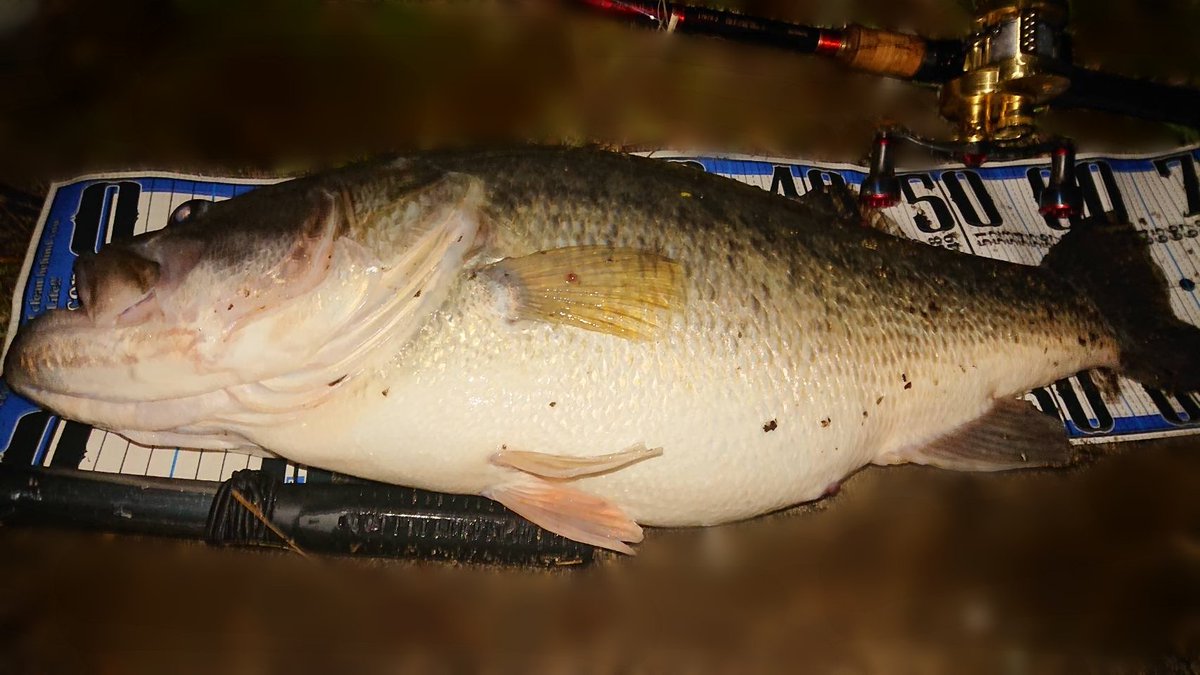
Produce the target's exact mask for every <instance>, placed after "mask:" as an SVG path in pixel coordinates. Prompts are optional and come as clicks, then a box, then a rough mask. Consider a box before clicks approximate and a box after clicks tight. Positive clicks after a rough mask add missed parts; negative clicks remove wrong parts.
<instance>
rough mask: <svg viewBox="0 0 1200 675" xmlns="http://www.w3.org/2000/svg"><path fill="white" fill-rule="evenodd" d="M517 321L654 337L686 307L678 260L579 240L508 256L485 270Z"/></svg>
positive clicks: (510, 317) (508, 311)
mask: <svg viewBox="0 0 1200 675" xmlns="http://www.w3.org/2000/svg"><path fill="white" fill-rule="evenodd" d="M482 273H484V274H487V275H489V276H491V277H492V278H493V279H494V280H495V281H496V282H497V283H498V284H499V286H500V288H501V290H502V292H503V300H502V304H503V305H505V306H504V307H503V308H502V311H504V313H505V314H506V316H507V318H509V319H510V320H513V321H519V320H532V321H544V322H549V323H556V324H561V325H566V326H575V327H577V328H583V329H585V330H591V331H597V332H600V333H608V334H610V335H616V336H618V337H622V338H628V339H642V340H645V339H651V338H653V337H655V336H657V335H658V334H659V333H660V332H661V331H662V329H663V328H665V326H666V324H667V321H668V320H669V317H670V314H671V312H674V311H678V310H679V309H680V308H681V307H682V306H683V272H682V269H681V267H680V265H679V263H678V262H676V261H674V260H671V259H670V258H666V257H664V256H661V255H658V254H656V253H649V252H646V251H640V250H636V249H630V248H615V247H610V246H572V247H567V248H558V249H552V250H548V251H539V252H538V253H534V254H531V255H527V256H521V257H516V258H505V259H503V260H500V261H499V262H496V263H493V264H492V265H489V266H488V267H486V268H484V270H483V272H482Z"/></svg>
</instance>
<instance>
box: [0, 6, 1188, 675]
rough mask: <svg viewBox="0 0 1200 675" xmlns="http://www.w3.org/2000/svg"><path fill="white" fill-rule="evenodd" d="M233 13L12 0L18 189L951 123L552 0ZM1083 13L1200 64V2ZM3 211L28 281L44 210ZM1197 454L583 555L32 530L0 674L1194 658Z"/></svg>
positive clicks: (872, 669)
mask: <svg viewBox="0 0 1200 675" xmlns="http://www.w3.org/2000/svg"><path fill="white" fill-rule="evenodd" d="M720 4H722V5H723V6H726V7H731V8H740V9H743V10H745V11H747V12H750V13H755V14H759V15H766V16H773V17H775V18H781V19H787V20H792V21H798V22H805V23H814V24H824V25H840V24H843V23H846V22H849V21H856V22H861V23H865V24H868V25H873V26H879V27H886V28H896V29H905V30H912V31H916V32H920V33H922V34H926V35H929V36H934V37H941V36H958V35H960V34H962V33H963V32H965V31H966V30H967V28H968V26H969V16H970V7H969V5H968V4H967V3H958V2H951V1H949V0H924V1H921V0H911V1H908V2H885V1H883V0H859V1H856V2H833V1H829V2H804V3H800V2H767V1H763V2H751V1H748V2H741V3H738V2H726V3H720ZM26 5H28V6H30V7H33V9H32V11H33V14H32V15H30V16H28V17H22V16H21V13H20V9H21V7H23V6H26ZM234 6H235V5H232V4H231V5H223V4H221V3H210V2H204V1H202V0H179V1H177V2H163V3H153V2H104V3H69V2H61V1H54V0H43V2H41V3H37V4H36V5H35V4H34V3H22V2H18V3H15V4H14V5H12V6H11V7H10V8H7V9H5V10H4V11H5V12H7V14H4V13H0V31H3V32H2V33H0V92H2V95H0V182H3V183H6V184H8V185H11V186H16V187H18V188H21V189H23V190H26V191H29V192H34V193H40V192H42V191H44V189H45V187H46V186H47V184H48V182H49V181H51V180H54V179H61V178H67V177H70V176H71V175H74V174H77V173H81V172H85V171H98V170H127V169H134V168H154V169H174V170H202V171H210V172H215V173H219V174H231V173H232V174H265V173H271V174H278V173H294V172H299V171H305V170H310V169H313V168H316V167H321V166H329V165H333V164H338V163H342V162H345V161H349V160H352V159H357V158H361V157H365V156H369V155H373V154H379V153H382V152H387V151H391V150H398V149H408V148H418V147H431V146H440V145H446V144H481V143H488V142H496V141H505V142H508V141H513V140H532V141H544V142H568V143H584V142H592V143H600V144H604V145H608V146H613V147H621V148H649V147H667V146H670V147H674V148H678V149H691V148H699V149H710V150H723V151H737V152H763V153H768V154H772V155H793V156H803V157H810V158H825V159H838V160H852V161H853V160H859V159H861V157H862V155H863V154H864V152H865V149H866V146H867V143H868V142H869V139H870V136H871V131H872V129H873V128H874V127H875V125H876V124H877V123H879V122H880V121H883V120H885V119H890V120H899V121H902V122H904V123H905V124H908V125H910V126H913V127H915V128H918V129H921V130H923V131H926V132H929V133H934V132H944V130H945V129H944V127H942V126H941V123H940V122H939V121H938V119H937V117H936V114H935V109H936V104H935V102H936V96H935V93H934V92H933V91H931V90H926V89H919V88H916V87H913V86H910V85H907V84H904V83H900V82H894V81H884V80H879V79H876V78H872V77H869V76H864V75H856V74H850V73H847V72H846V71H844V70H842V69H840V68H839V67H838V66H837V65H836V64H830V63H826V62H824V61H820V60H816V59H812V58H807V57H799V56H794V55H789V54H784V53H779V52H775V51H771V50H765V49H753V48H745V47H737V46H731V45H728V44H724V43H720V42H716V41H713V40H707V39H699V38H686V37H682V36H667V35H663V34H655V33H651V32H639V31H633V30H631V29H628V28H625V27H622V26H621V25H617V24H610V23H607V22H604V21H595V20H590V19H587V18H586V17H579V16H576V15H574V14H566V13H563V12H561V11H558V7H557V5H555V4H553V3H549V2H526V3H522V2H509V3H483V2H480V3H474V2H472V3H462V4H413V3H376V2H340V3H338V2H332V3H315V2H282V1H281V2H275V3H271V2H266V3H255V4H254V5H252V6H250V8H247V6H246V5H236V7H238V8H237V9H233V7H234ZM1073 11H1074V16H1073V20H1072V25H1073V27H1074V36H1075V45H1076V60H1077V62H1079V63H1082V64H1086V65H1089V66H1093V67H1101V68H1104V69H1108V70H1111V71H1114V72H1120V73H1123V74H1128V75H1139V76H1154V77H1156V78H1158V79H1161V80H1164V81H1171V82H1188V81H1194V78H1195V76H1196V75H1197V74H1198V73H1200V68H1198V67H1197V66H1198V64H1200V61H1198V59H1197V57H1198V55H1200V40H1197V39H1196V37H1195V33H1196V27H1197V17H1198V16H1200V5H1197V4H1196V3H1192V2H1174V3H1169V2H1142V3H1135V2H1122V1H1118V0H1096V1H1092V2H1087V3H1077V4H1076V5H1075V6H1074V7H1073ZM1046 123H1047V126H1048V127H1049V128H1051V129H1053V130H1056V131H1060V132H1064V133H1070V134H1074V135H1075V136H1076V137H1077V138H1079V139H1080V145H1081V150H1082V151H1085V152H1086V151H1108V150H1115V151H1139V152H1141V151H1152V150H1157V149H1162V148H1166V147H1171V146H1173V145H1176V144H1179V143H1181V142H1189V141H1191V140H1193V139H1194V136H1193V135H1192V134H1190V132H1185V131H1183V130H1179V129H1172V128H1167V127H1162V126H1157V125H1152V124H1147V123H1140V122H1137V121H1133V120H1125V119H1120V118H1115V117H1111V116H1106V115H1100V114H1088V113H1070V114H1066V113H1062V114H1058V113H1055V114H1051V115H1049V116H1047V118H1046ZM3 234H4V235H5V237H4V238H0V249H4V250H0V265H2V264H3V263H5V262H6V261H8V262H9V264H8V266H7V267H6V268H0V272H2V271H7V273H8V274H9V275H10V276H11V274H13V272H14V270H13V264H12V261H13V260H19V257H20V255H21V254H22V252H23V250H24V246H25V241H26V240H25V236H26V235H24V234H23V233H21V232H19V231H12V232H6V233H3ZM4 239H7V240H8V243H7V244H6V243H5V242H4ZM1197 477H1200V447H1198V445H1197V443H1196V442H1195V441H1176V442H1166V443H1142V444H1126V445H1121V446H1120V447H1117V448H1107V449H1101V450H1099V451H1098V452H1097V456H1096V457H1095V458H1094V459H1093V461H1091V462H1089V463H1088V464H1087V465H1085V466H1083V467H1081V468H1077V469H1073V470H1069V471H1061V472H1029V473H1020V474H1009V475H966V474H953V473H948V472H940V471H936V470H932V469H923V468H917V467H901V468H892V469H886V470H885V469H869V470H867V471H864V472H862V473H860V474H859V475H857V476H855V477H854V478H853V479H851V480H850V481H848V483H847V484H846V486H845V488H844V489H843V491H842V492H841V494H839V495H838V496H836V497H834V498H832V499H828V500H825V501H824V502H821V503H819V504H817V505H814V506H809V507H805V508H799V509H794V510H792V511H790V512H787V513H783V514H777V515H775V516H771V517H767V518H760V519H757V520H754V521H751V522H748V523H743V524H738V525H734V526H727V527H721V528H713V529H707V530H686V531H661V530H652V531H649V532H648V534H647V538H646V542H645V544H643V545H642V546H641V547H640V555H639V556H638V557H636V558H622V557H608V556H604V557H602V558H601V560H600V563H599V564H597V565H595V566H593V567H592V568H589V569H560V570H551V571H545V570H513V569H504V570H502V569H496V568H479V567H460V566H456V565H450V564H427V563H417V562H392V561H380V560H352V559H323V560H319V561H316V562H313V561H309V560H306V559H303V558H300V557H297V556H294V555H292V554H287V553H277V552H271V551H265V552H260V551H237V550H219V549H211V548H207V547H205V546H203V545H201V544H195V543H191V542H176V541H169V540H151V539H139V538H134V537H112V536H106V535H96V534H77V533H64V532H56V531H45V530H24V529H0V579H2V581H0V584H2V585H0V622H2V626H0V657H2V658H0V672H54V671H58V672H82V671H84V670H87V671H91V672H98V673H107V672H112V673H126V672H203V673H208V672H218V671H219V672H227V673H256V672H266V671H285V670H286V671H310V670H311V671H314V672H327V671H338V672H340V671H354V670H359V671H366V672H380V673H386V672H404V671H407V672H459V671H486V672H564V673H568V672H569V673H573V672H709V671H718V672H761V671H764V670H768V671H787V672H822V673H910V672H911V673H933V672H964V673H965V672H995V673H1027V672H1071V673H1076V672H1099V673H1109V672H1164V673H1195V672H1200V498H1198V497H1197V489H1196V485H1197Z"/></svg>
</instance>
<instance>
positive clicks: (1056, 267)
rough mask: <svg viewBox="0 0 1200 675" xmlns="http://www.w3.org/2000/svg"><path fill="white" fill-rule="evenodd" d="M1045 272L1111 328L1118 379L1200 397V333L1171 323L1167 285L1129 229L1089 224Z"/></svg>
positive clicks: (1096, 221) (1059, 247) (1054, 253)
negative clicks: (1091, 306) (1073, 290)
mask: <svg viewBox="0 0 1200 675" xmlns="http://www.w3.org/2000/svg"><path fill="white" fill-rule="evenodd" d="M1042 265H1043V266H1044V267H1047V268H1049V269H1050V270H1052V271H1054V272H1055V273H1057V274H1058V275H1060V276H1062V277H1064V278H1065V279H1066V280H1067V281H1069V282H1070V283H1071V284H1072V285H1073V286H1075V288H1076V289H1077V290H1079V291H1080V292H1081V293H1084V294H1085V295H1086V296H1087V297H1088V298H1090V299H1091V301H1092V302H1093V303H1094V304H1095V305H1096V307H1097V308H1099V310H1100V312H1101V314H1103V315H1104V317H1105V318H1106V319H1107V320H1108V321H1109V323H1110V324H1111V325H1112V327H1113V329H1114V330H1115V331H1116V336H1117V340H1118V343H1119V344H1120V347H1121V371H1122V374H1124V375H1126V376H1128V377H1130V378H1133V379H1135V380H1137V381H1139V382H1142V383H1143V384H1147V385H1150V386H1153V387H1158V388H1160V389H1166V390H1168V391H1192V390H1200V329H1198V328H1196V327H1195V326H1193V325H1191V324H1189V323H1186V322H1184V321H1180V320H1179V319H1178V318H1176V317H1175V313H1174V311H1173V310H1172V309H1171V301H1170V296H1169V295H1168V294H1167V280H1166V279H1165V278H1164V277H1163V274H1162V270H1160V269H1159V267H1158V265H1156V264H1155V263H1154V261H1153V260H1152V259H1151V258H1150V251H1149V248H1148V246H1147V245H1146V243H1145V242H1144V241H1143V240H1142V239H1141V238H1140V237H1139V236H1138V232H1137V230H1136V229H1134V227H1133V226H1132V225H1130V224H1128V223H1114V222H1110V221H1108V220H1106V219H1102V218H1090V219H1088V220H1087V221H1085V222H1084V223H1083V224H1081V225H1079V226H1076V227H1074V228H1072V229H1071V231H1070V232H1068V233H1067V234H1066V235H1065V236H1064V237H1063V238H1062V239H1061V240H1060V241H1059V242H1058V244H1056V245H1055V246H1054V248H1052V249H1051V250H1050V252H1049V253H1047V254H1046V257H1045V258H1044V259H1043V260H1042Z"/></svg>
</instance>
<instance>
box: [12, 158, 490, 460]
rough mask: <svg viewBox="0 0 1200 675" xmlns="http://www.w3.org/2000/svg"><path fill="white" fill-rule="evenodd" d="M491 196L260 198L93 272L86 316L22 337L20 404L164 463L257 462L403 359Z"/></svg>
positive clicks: (393, 193) (271, 190)
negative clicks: (254, 457) (338, 398)
mask: <svg viewBox="0 0 1200 675" xmlns="http://www.w3.org/2000/svg"><path fill="white" fill-rule="evenodd" d="M482 198H483V191H482V187H481V185H480V184H479V182H478V180H477V179H475V178H471V177H468V176H465V175H462V174H454V173H446V172H444V171H440V170H438V169H436V168H435V167H431V166H428V165H424V164H418V163H408V164H398V165H387V166H378V165H376V166H373V167H355V168H352V169H347V170H343V171H340V172H336V173H332V174H326V175H323V176H316V177H313V178H306V179H299V180H295V181H289V182H286V183H280V184H277V185H273V186H266V187H262V188H258V189H256V190H254V191H253V192H250V193H247V194H246V195H243V196H240V197H237V198H234V199H231V200H228V201H225V202H221V203H217V204H213V205H212V206H211V207H210V208H207V209H205V210H204V211H203V212H201V213H198V214H196V216H195V217H189V218H188V219H186V221H184V222H181V223H179V224H175V225H172V226H171V227H168V228H167V229H164V230H161V231H159V232H155V233H152V234H148V235H144V236H142V237H137V238H135V239H133V240H131V241H130V242H127V243H123V244H117V245H113V246H110V247H108V248H106V249H104V250H103V251H101V252H100V253H98V254H96V255H94V256H86V257H83V258H81V259H80V261H79V263H78V267H77V283H78V286H79V288H80V295H81V301H82V305H83V311H77V312H69V311H67V310H55V311H52V312H49V313H47V314H46V315H43V316H41V317H38V318H37V319H35V320H33V321H32V322H30V323H29V324H27V325H26V326H24V327H23V328H22V329H21V331H20V333H19V334H18V336H17V337H16V339H15V340H14V342H13V344H12V346H11V347H10V350H9V353H8V355H7V358H6V362H5V374H6V377H7V379H8V380H9V383H10V385H11V386H12V387H13V388H14V389H15V390H16V391H18V392H19V393H22V394H23V395H25V396H27V397H28V398H30V399H32V400H34V401H35V402H38V403H39V404H41V405H43V406H45V407H48V408H50V409H52V410H54V411H56V412H58V413H59V414H62V415H64V416H66V417H70V418H74V419H79V420H82V421H85V422H89V423H91V424H94V425H96V426H100V427H103V428H107V429H111V430H114V431H118V432H120V433H122V434H124V435H126V436H128V437H129V438H131V439H133V440H135V441H138V442H142V443H146V444H150V445H186V446H188V447H198V448H231V447H244V446H249V445H253V443H252V440H250V437H251V436H252V430H253V428H254V427H256V426H259V425H267V424H273V423H277V422H279V421H280V420H279V417H278V416H280V415H286V414H287V413H289V412H291V411H295V410H298V409H300V408H303V407H307V406H313V405H316V404H318V403H320V402H321V401H322V400H324V399H325V398H326V397H328V396H329V395H330V394H331V393H332V392H333V391H334V390H335V389H336V388H337V386H338V385H340V384H342V383H345V382H347V381H350V380H352V379H353V377H354V376H355V375H356V374H357V373H358V372H360V371H361V369H363V368H364V367H367V366H368V365H369V364H370V363H372V361H373V359H374V358H375V357H376V355H377V354H379V353H380V351H379V348H380V347H381V346H382V345H384V344H389V343H399V342H403V341H406V340H408V339H410V338H411V336H412V335H413V334H414V333H415V332H416V331H417V330H418V329H419V328H420V326H421V325H422V323H423V322H424V321H425V319H426V318H427V317H428V315H429V314H430V313H432V312H433V311H434V310H435V309H437V307H439V306H440V304H441V302H442V301H443V300H444V299H445V296H446V294H447V292H448V290H449V286H450V284H451V281H452V280H453V278H454V277H455V275H456V274H457V273H458V272H459V271H460V270H461V269H462V266H463V264H464V260H465V257H466V255H467V254H468V251H470V250H471V248H472V247H473V246H474V244H475V239H476V235H477V233H478V229H479V218H478V212H479V206H480V204H481V202H482Z"/></svg>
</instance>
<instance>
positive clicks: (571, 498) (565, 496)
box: [483, 476, 642, 555]
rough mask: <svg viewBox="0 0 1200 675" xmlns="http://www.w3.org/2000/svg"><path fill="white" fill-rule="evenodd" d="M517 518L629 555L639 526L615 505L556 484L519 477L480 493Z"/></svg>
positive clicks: (579, 540)
mask: <svg viewBox="0 0 1200 675" xmlns="http://www.w3.org/2000/svg"><path fill="white" fill-rule="evenodd" d="M483 496H485V497H487V498H489V499H494V500H496V501H498V502H500V503H501V504H503V505H505V506H506V507H508V508H509V509H511V510H513V511H514V512H516V513H517V514H518V515H520V516H521V517H523V518H525V519H527V520H529V521H531V522H533V523H534V524H536V525H538V526H540V527H543V528H545V529H547V530H550V531H551V532H554V533H555V534H560V535H562V536H564V537H566V538H568V539H573V540H575V541H578V542H582V543H585V544H591V545H592V546H599V547H601V548H607V549H610V550H613V551H618V552H620V553H627V554H630V555H633V549H632V548H630V547H629V544H636V543H637V542H639V541H641V540H642V528H641V527H640V526H638V524H637V523H635V522H634V521H633V520H632V519H631V518H629V516H627V515H625V513H624V512H623V511H622V510H621V509H620V508H619V507H617V506H616V505H615V504H613V503H611V502H609V501H607V500H605V499H602V498H600V497H597V496H595V495H590V494H588V493H586V492H582V491H580V490H576V489H574V488H571V487H568V486H566V485H563V484H560V483H551V482H549V481H545V480H542V479H540V478H535V477H533V476H522V477H520V478H518V479H516V480H514V481H512V482H510V483H505V484H503V485H499V486H496V487H493V488H489V489H488V490H485V491H484V492H483Z"/></svg>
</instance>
